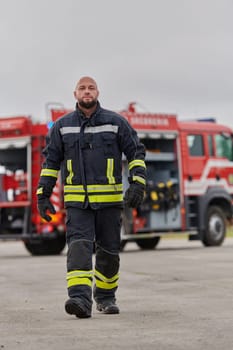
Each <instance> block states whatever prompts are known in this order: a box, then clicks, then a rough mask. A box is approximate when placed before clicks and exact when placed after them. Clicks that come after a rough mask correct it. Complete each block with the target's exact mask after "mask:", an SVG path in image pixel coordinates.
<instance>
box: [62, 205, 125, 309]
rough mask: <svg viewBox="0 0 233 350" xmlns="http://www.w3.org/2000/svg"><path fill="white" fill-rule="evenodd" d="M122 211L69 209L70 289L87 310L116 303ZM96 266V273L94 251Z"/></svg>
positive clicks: (67, 222)
mask: <svg viewBox="0 0 233 350" xmlns="http://www.w3.org/2000/svg"><path fill="white" fill-rule="evenodd" d="M121 212H122V209H121V208H114V207H109V208H104V209H97V210H93V209H90V208H88V209H79V208H74V207H68V208H67V218H66V228H67V236H66V237H67V245H68V252H67V288H68V295H69V297H70V298H77V299H79V300H80V301H81V302H82V304H83V305H84V306H85V307H86V309H87V310H91V307H92V283H93V277H94V288H93V296H94V299H95V301H96V302H97V303H103V302H105V301H109V300H111V301H115V293H116V290H117V287H118V279H119V263H120V257H119V252H120V231H121ZM94 241H95V263H94V265H95V266H94V269H93V257H94V255H93V247H94Z"/></svg>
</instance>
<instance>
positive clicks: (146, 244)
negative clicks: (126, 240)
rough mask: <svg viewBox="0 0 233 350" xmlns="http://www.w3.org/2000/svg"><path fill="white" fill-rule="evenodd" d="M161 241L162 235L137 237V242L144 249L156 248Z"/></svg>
mask: <svg viewBox="0 0 233 350" xmlns="http://www.w3.org/2000/svg"><path fill="white" fill-rule="evenodd" d="M159 241H160V237H153V238H145V239H137V240H136V241H135V242H136V244H137V245H138V247H139V248H141V249H144V250H152V249H154V248H155V247H156V246H157V244H158V243H159Z"/></svg>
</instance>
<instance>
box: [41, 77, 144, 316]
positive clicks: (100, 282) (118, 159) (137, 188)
mask: <svg viewBox="0 0 233 350" xmlns="http://www.w3.org/2000/svg"><path fill="white" fill-rule="evenodd" d="M98 96H99V91H98V88H97V84H96V82H95V80H94V79H92V78H91V77H82V78H81V79H80V80H79V81H78V83H77V85H76V88H75V91H74V97H75V99H76V101H77V102H76V109H75V111H73V112H71V113H69V114H67V115H65V116H64V117H62V118H60V119H58V120H57V121H56V122H55V123H54V125H53V127H52V128H51V129H50V132H49V134H48V135H47V142H46V147H45V149H44V150H43V154H44V156H45V160H44V163H43V165H42V169H41V174H40V180H39V185H38V189H37V198H38V210H39V213H40V215H41V217H42V218H44V219H45V220H47V221H50V219H51V216H50V213H52V214H53V213H55V209H54V207H53V205H52V203H51V201H50V196H51V193H52V190H53V187H54V186H55V183H56V180H57V177H58V172H59V170H60V169H61V175H62V182H63V184H64V205H65V208H66V228H67V233H66V238H67V245H68V252H67V288H68V296H69V299H68V300H67V301H66V303H65V310H66V312H67V313H68V314H71V315H76V316H77V317H79V318H87V317H91V312H92V303H93V302H92V285H93V278H94V287H93V297H94V300H95V302H96V306H97V310H98V311H100V312H102V313H104V314H118V313H119V308H118V306H117V304H116V296H115V294H116V290H117V287H118V279H119V260H120V258H119V252H120V230H121V213H122V208H123V184H122V153H124V154H125V156H126V158H127V160H128V169H129V178H128V179H129V188H128V189H127V191H126V193H125V197H124V200H125V204H126V205H128V206H129V207H138V206H139V205H140V204H141V202H142V200H143V196H144V189H145V184H146V176H145V174H146V172H145V171H146V167H145V161H144V160H145V148H144V146H143V144H141V143H140V141H139V139H138V137H137V134H136V131H135V130H134V129H133V128H132V127H131V126H130V125H129V123H128V122H127V120H126V119H125V118H123V117H122V116H120V115H118V114H117V113H115V112H113V111H109V110H106V109H103V108H102V107H101V106H100V103H99V101H98ZM94 241H95V244H96V251H95V253H96V255H95V266H94V269H93V267H92V255H93V242H94Z"/></svg>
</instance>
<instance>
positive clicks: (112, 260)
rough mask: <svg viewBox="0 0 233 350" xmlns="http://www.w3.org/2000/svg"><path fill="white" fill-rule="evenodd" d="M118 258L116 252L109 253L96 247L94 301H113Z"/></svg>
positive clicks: (117, 275) (116, 285)
mask: <svg viewBox="0 0 233 350" xmlns="http://www.w3.org/2000/svg"><path fill="white" fill-rule="evenodd" d="M119 265H120V258H119V254H118V253H115V254H114V253H110V252H107V251H105V250H103V249H102V248H101V247H99V246H97V247H96V265H95V271H94V276H95V286H94V298H95V300H96V302H102V301H104V300H106V299H108V300H113V301H115V293H116V290H117V288H118V280H119Z"/></svg>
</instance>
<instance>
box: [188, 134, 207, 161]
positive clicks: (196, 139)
mask: <svg viewBox="0 0 233 350" xmlns="http://www.w3.org/2000/svg"><path fill="white" fill-rule="evenodd" d="M187 143H188V149H189V155H190V156H192V157H200V156H204V146H203V137H202V135H191V134H189V135H187Z"/></svg>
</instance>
